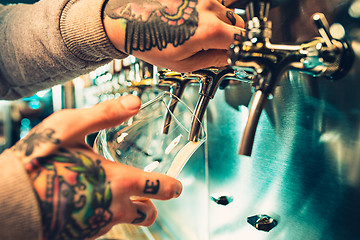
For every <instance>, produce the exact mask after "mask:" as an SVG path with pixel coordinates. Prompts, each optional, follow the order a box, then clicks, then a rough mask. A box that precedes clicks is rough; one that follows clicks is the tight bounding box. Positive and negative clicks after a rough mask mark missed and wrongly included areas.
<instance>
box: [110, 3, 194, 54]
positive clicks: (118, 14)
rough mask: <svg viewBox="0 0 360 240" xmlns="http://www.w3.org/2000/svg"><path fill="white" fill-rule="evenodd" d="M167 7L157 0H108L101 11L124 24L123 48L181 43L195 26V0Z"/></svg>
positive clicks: (142, 47)
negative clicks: (171, 7)
mask: <svg viewBox="0 0 360 240" xmlns="http://www.w3.org/2000/svg"><path fill="white" fill-rule="evenodd" d="M179 2H180V4H179V6H177V8H176V9H169V8H168V7H167V6H166V5H163V4H162V3H161V2H160V1H157V0H147V1H142V0H131V1H130V0H109V1H108V3H107V5H106V7H105V14H106V15H107V16H108V17H110V18H112V19H118V22H119V25H120V26H122V27H125V32H126V34H125V51H126V52H128V53H129V54H131V53H132V52H133V51H142V52H144V51H148V50H151V49H152V48H154V47H156V48H158V49H159V50H162V49H163V48H166V46H167V45H168V44H172V45H173V46H174V47H177V46H179V45H182V44H183V43H184V42H185V41H187V40H188V39H189V38H190V37H191V36H193V35H194V34H195V31H196V29H197V27H198V12H197V10H196V5H197V0H182V1H179Z"/></svg>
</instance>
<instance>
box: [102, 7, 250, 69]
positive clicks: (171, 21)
mask: <svg viewBox="0 0 360 240" xmlns="http://www.w3.org/2000/svg"><path fill="white" fill-rule="evenodd" d="M104 26H105V30H106V32H107V35H108V37H109V39H110V40H111V42H112V43H113V44H114V46H115V47H116V48H117V49H119V50H120V51H123V52H126V53H129V54H132V55H134V56H135V57H138V58H140V59H143V60H145V61H147V62H149V63H151V64H154V65H156V66H159V67H164V68H169V69H172V70H174V71H178V72H187V71H193V70H197V69H201V68H207V67H223V66H226V65H227V51H228V49H229V46H230V45H231V43H233V42H234V39H236V40H239V37H240V35H241V31H242V30H243V27H244V21H243V19H242V18H241V17H240V16H238V15H236V14H235V13H234V12H233V11H232V10H231V9H228V8H226V7H225V6H224V5H223V4H222V1H220V0H219V1H217V0H147V1H143V0H109V1H108V2H107V3H106V5H105V8H104Z"/></svg>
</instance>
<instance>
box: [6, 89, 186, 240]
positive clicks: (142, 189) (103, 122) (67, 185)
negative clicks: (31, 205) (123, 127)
mask: <svg viewBox="0 0 360 240" xmlns="http://www.w3.org/2000/svg"><path fill="white" fill-rule="evenodd" d="M139 107H140V100H139V98H137V97H135V96H133V95H127V96H125V97H120V98H119V99H115V100H110V101H106V102H102V103H100V104H98V105H96V106H94V107H92V108H89V109H68V110H61V111H58V112H56V113H54V114H52V115H51V116H49V117H48V118H47V119H45V120H44V121H43V122H42V123H40V124H39V125H38V126H37V127H35V128H34V129H32V131H31V132H30V133H29V135H28V136H27V137H26V138H24V139H23V140H21V141H19V142H18V143H17V144H16V145H15V146H14V147H13V148H12V150H13V151H14V153H15V154H16V155H17V156H18V157H19V158H20V159H21V160H22V161H23V163H24V165H25V168H26V170H27V172H28V174H29V176H30V179H31V181H32V183H33V187H34V189H35V193H36V195H37V197H38V199H39V205H40V210H41V214H42V221H43V237H44V238H43V239H95V238H96V237H98V236H100V235H103V234H104V233H106V232H107V231H109V230H110V228H111V227H112V226H113V225H114V224H117V223H133V224H137V225H144V226H148V225H151V224H152V223H153V222H154V221H155V218H156V215H157V211H156V208H155V207H154V205H153V203H152V202H151V200H150V198H153V199H160V200H167V199H171V198H175V197H178V196H179V195H180V193H181V190H182V185H181V183H180V182H179V181H178V180H176V179H174V178H171V177H168V176H166V175H163V174H158V173H145V172H143V171H142V170H139V169H136V168H133V167H130V166H126V165H123V164H120V163H115V162H111V161H109V160H106V159H104V158H103V157H101V156H100V155H98V154H96V153H95V152H93V150H92V149H91V148H90V147H89V146H88V145H87V144H86V143H85V136H86V135H87V134H89V133H92V132H95V131H97V130H100V129H104V128H109V127H113V126H115V125H118V124H120V123H121V122H123V121H125V120H127V119H128V118H129V117H131V116H132V115H134V114H135V113H137V111H138V109H139ZM131 196H140V197H142V198H141V199H143V200H131V199H130V197H131Z"/></svg>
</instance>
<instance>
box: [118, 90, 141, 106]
mask: <svg viewBox="0 0 360 240" xmlns="http://www.w3.org/2000/svg"><path fill="white" fill-rule="evenodd" d="M121 103H122V104H123V105H124V107H125V108H127V109H128V110H136V109H139V108H140V105H141V101H140V99H139V98H138V97H137V96H135V95H132V94H129V95H126V96H123V97H122V98H121Z"/></svg>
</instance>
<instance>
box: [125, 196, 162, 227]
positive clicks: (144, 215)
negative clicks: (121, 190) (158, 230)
mask: <svg viewBox="0 0 360 240" xmlns="http://www.w3.org/2000/svg"><path fill="white" fill-rule="evenodd" d="M132 203H133V205H134V207H135V208H136V212H134V214H133V216H132V218H131V221H129V222H130V223H131V224H135V225H141V226H150V225H152V224H153V223H154V222H155V220H156V216H157V210H156V207H155V206H154V204H153V203H152V201H151V200H149V199H147V200H142V201H132Z"/></svg>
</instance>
